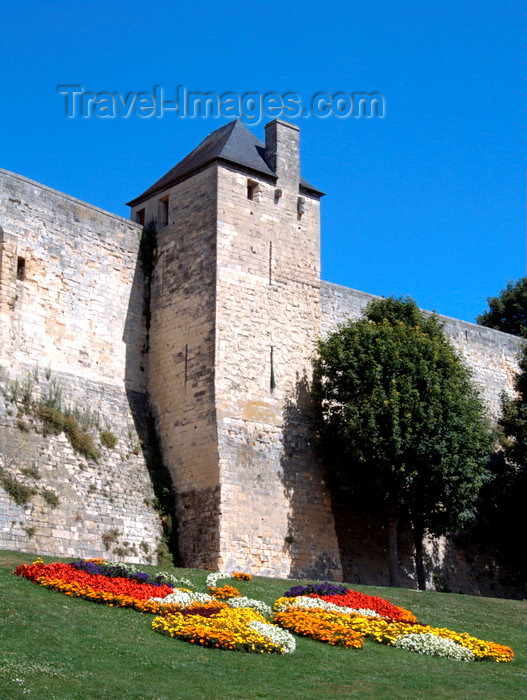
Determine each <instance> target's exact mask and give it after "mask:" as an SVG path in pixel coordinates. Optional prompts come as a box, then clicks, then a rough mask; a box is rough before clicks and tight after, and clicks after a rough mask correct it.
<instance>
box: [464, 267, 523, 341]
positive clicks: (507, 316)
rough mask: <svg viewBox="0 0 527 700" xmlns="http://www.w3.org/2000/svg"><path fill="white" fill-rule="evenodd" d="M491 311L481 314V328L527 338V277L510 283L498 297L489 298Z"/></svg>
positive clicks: (479, 319)
mask: <svg viewBox="0 0 527 700" xmlns="http://www.w3.org/2000/svg"><path fill="white" fill-rule="evenodd" d="M487 303H488V305H489V310H488V311H485V312H484V313H482V314H480V315H479V316H477V318H476V322H477V323H479V325H480V326H488V327H489V328H495V329H496V330H498V331H503V332H504V333H511V334H512V335H519V336H526V337H527V277H521V278H520V279H519V280H517V281H516V282H509V283H508V284H507V286H506V287H505V289H502V290H501V292H500V293H499V296H497V297H488V299H487Z"/></svg>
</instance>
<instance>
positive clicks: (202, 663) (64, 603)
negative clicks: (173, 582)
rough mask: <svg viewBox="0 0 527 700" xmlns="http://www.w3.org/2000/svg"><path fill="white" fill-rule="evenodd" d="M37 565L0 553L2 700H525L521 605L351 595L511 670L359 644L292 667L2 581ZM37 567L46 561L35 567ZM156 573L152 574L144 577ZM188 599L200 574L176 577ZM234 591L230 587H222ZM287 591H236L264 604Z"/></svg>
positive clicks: (302, 644) (312, 655)
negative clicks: (465, 636) (508, 650)
mask: <svg viewBox="0 0 527 700" xmlns="http://www.w3.org/2000/svg"><path fill="white" fill-rule="evenodd" d="M34 558H35V557H34V556H32V555H28V554H20V553H14V552H0V697H1V698H2V699H5V700H8V699H9V700H11V699H15V698H22V697H26V696H28V695H29V696H34V697H38V698H40V699H45V700H47V698H60V699H61V700H74V699H76V698H79V699H81V698H82V699H83V700H85V699H86V698H115V699H116V700H125V699H126V700H128V699H132V698H137V699H139V698H141V699H142V698H151V699H158V700H161V699H165V698H167V699H168V698H170V699H172V698H190V699H191V700H194V699H197V698H208V699H210V698H222V699H224V698H226V699H228V700H230V699H231V698H280V699H281V700H284V699H287V698H309V699H310V700H311V699H314V698H328V697H330V696H334V697H338V698H344V697H346V698H347V697H359V696H361V697H364V698H375V699H376V700H377V699H383V698H386V699H387V700H399V699H403V698H412V699H414V698H415V699H417V698H419V699H422V698H425V699H427V700H429V699H431V698H442V699H445V700H446V699H447V698H456V699H459V698H478V699H479V698H485V699H486V700H491V699H494V698H496V700H497V699H499V700H504V699H505V700H514V699H516V698H518V699H519V698H523V697H525V695H524V693H525V666H526V657H527V650H526V645H525V633H524V628H523V619H522V618H523V615H524V612H525V604H524V603H521V602H518V601H512V600H502V599H496V598H476V597H473V596H462V595H455V594H447V593H432V592H424V593H420V592H417V591H408V590H403V589H387V588H380V587H371V586H356V587H355V588H356V589H357V590H360V591H363V592H365V593H369V594H373V595H380V596H383V597H386V598H388V599H389V600H390V601H392V602H394V603H396V604H398V605H402V606H403V607H405V608H407V609H409V610H412V612H414V613H415V614H416V615H417V616H418V618H419V619H420V620H421V621H424V622H427V623H430V624H433V625H436V626H443V627H448V628H450V629H455V630H457V631H466V632H469V633H470V634H473V635H475V636H477V637H480V638H482V639H487V640H491V641H494V642H498V643H501V644H506V645H508V646H511V647H512V648H513V649H514V651H515V654H516V658H515V660H514V661H513V662H512V663H510V664H496V663H472V664H469V663H463V662H459V661H450V660H447V659H440V658H432V657H425V656H422V655H419V654H414V653H411V652H406V651H403V650H401V649H392V648H389V647H386V646H383V645H380V644H374V643H373V642H369V641H366V643H365V645H364V648H363V649H362V650H360V651H358V650H346V649H340V648H333V647H328V646H327V645H324V644H321V643H319V642H315V641H312V640H307V639H298V642H297V651H296V652H295V653H294V654H293V655H291V656H278V655H265V656H264V655H260V654H245V653H236V652H225V651H220V650H216V649H204V648H202V647H198V646H194V645H191V644H187V643H186V642H181V641H178V640H172V639H169V638H168V637H164V636H161V635H160V634H157V633H155V632H153V631H152V630H151V629H150V625H149V623H150V621H151V617H150V616H147V615H142V614H140V613H137V612H134V611H132V610H116V609H113V608H109V607H106V606H103V605H94V604H93V603H90V602H88V601H84V600H76V599H71V598H69V597H67V596H64V595H62V594H60V593H56V592H51V591H48V590H45V589H43V588H40V587H38V586H36V585H35V584H33V583H31V582H29V581H26V580H24V579H20V578H18V577H15V576H13V575H12V573H11V572H12V570H13V568H14V567H15V566H16V565H17V564H19V563H29V562H31V561H33V559H34ZM44 559H45V561H53V559H52V558H50V557H45V558H44ZM144 569H145V570H154V567H144ZM179 571H180V573H181V575H183V574H184V575H185V576H187V577H188V578H190V579H191V581H192V582H193V584H194V586H195V588H196V589H198V590H203V591H204V590H205V577H206V573H207V572H204V571H197V570H186V571H183V570H179ZM231 583H232V582H231ZM292 583H293V582H289V581H281V580H277V579H263V578H256V579H254V580H253V581H252V582H250V583H244V582H236V586H237V588H239V590H240V591H241V593H242V595H248V596H250V597H252V598H259V599H261V600H264V601H266V602H267V603H269V604H272V603H273V601H274V600H275V599H276V598H277V597H278V596H279V595H281V594H282V593H283V592H284V591H285V590H286V589H287V588H288V587H289V585H292Z"/></svg>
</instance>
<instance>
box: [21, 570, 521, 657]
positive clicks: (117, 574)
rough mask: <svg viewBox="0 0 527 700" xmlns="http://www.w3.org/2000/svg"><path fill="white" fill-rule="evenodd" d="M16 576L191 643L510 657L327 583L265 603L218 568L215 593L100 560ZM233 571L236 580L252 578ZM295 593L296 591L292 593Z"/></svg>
mask: <svg viewBox="0 0 527 700" xmlns="http://www.w3.org/2000/svg"><path fill="white" fill-rule="evenodd" d="M14 573H15V574H17V575H18V576H22V577H24V578H27V579H28V580H30V581H33V582H34V583H37V584H38V585H40V586H43V587H45V588H49V589H51V590H55V591H59V592H61V593H64V594H65V595H68V596H72V597H77V598H84V599H85V600H90V601H92V602H95V603H102V604H105V605H109V606H111V607H129V608H133V609H135V610H138V611H140V612H146V613H151V614H155V615H157V617H155V619H154V620H153V622H152V628H153V629H154V630H155V631H156V632H160V633H161V634H166V635H168V636H170V637H177V638H178V639H183V640H185V641H188V642H190V643H192V644H201V645H202V646H207V647H214V648H218V649H230V650H243V651H250V652H258V653H279V654H288V653H292V652H293V651H294V649H295V641H294V637H293V636H292V635H291V632H294V633H295V634H297V635H300V636H304V637H310V638H311V639H315V640H318V641H321V642H325V643H326V644H331V645H333V646H342V647H345V648H354V649H360V648H361V647H362V646H363V643H364V639H365V638H369V639H371V640H373V641H375V642H379V643H381V644H387V645H389V646H393V647H399V648H403V649H407V650H409V651H415V652H418V653H420V654H426V655H433V656H443V657H446V658H449V659H458V660H463V661H478V660H489V661H496V662H508V661H511V660H512V659H513V656H514V654H513V652H512V649H510V648H509V647H506V646H503V645H500V644H495V643H494V642H487V641H484V640H481V639H478V638H476V637H472V636H471V635H469V634H467V633H466V632H454V631H452V630H448V629H444V628H436V627H431V626H430V625H425V624H421V623H419V622H418V621H417V620H416V618H415V616H414V615H413V614H412V613H411V612H410V611H408V610H405V609H404V608H401V607H398V606H396V605H393V604H392V603H390V602H389V601H387V600H384V599H382V598H379V597H377V596H368V595H365V594H363V593H358V592H356V591H352V590H349V589H347V588H345V587H343V586H338V585H335V584H331V583H328V582H324V583H322V584H313V585H309V586H296V587H294V588H291V589H290V590H289V591H287V593H286V594H284V596H283V597H282V598H279V599H278V600H277V601H276V603H275V606H274V618H273V622H274V623H275V624H270V623H269V622H268V621H267V620H266V617H265V616H266V615H267V616H270V615H271V614H272V611H271V609H270V608H269V606H267V605H266V604H265V603H263V602H262V601H258V600H253V599H250V598H246V597H245V596H243V597H242V596H241V595H240V593H239V591H238V590H237V589H236V588H234V587H232V586H229V585H224V586H222V587H221V588H217V587H216V583H217V582H218V580H219V579H220V578H228V577H229V575H228V574H225V573H223V572H220V573H211V574H209V575H208V576H207V586H208V588H209V591H211V592H212V593H213V595H209V594H207V593H198V592H194V591H192V590H189V589H188V588H175V587H174V586H175V585H176V583H177V579H175V578H174V577H173V576H172V574H169V573H165V572H164V573H163V574H158V575H157V576H156V577H154V578H152V577H151V576H149V575H148V574H146V573H144V572H141V571H138V570H137V569H135V567H132V566H130V565H123V564H120V563H116V562H104V561H103V560H80V561H77V562H73V563H71V564H64V563H60V562H55V563H52V564H44V562H43V561H41V560H37V561H35V562H34V563H33V564H30V565H25V564H21V565H20V566H18V567H17V568H16V569H15V572H14ZM248 576H249V575H248V574H241V573H239V572H238V573H237V576H236V578H237V579H238V580H244V581H246V580H250V579H248V578H247V577H248ZM294 594H296V595H294Z"/></svg>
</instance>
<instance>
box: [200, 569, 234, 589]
mask: <svg viewBox="0 0 527 700" xmlns="http://www.w3.org/2000/svg"><path fill="white" fill-rule="evenodd" d="M220 578H231V575H230V574H227V573H226V572H225V571H217V572H214V573H212V574H209V575H208V576H207V579H206V584H207V586H215V585H216V584H217V583H218V581H219V579H220Z"/></svg>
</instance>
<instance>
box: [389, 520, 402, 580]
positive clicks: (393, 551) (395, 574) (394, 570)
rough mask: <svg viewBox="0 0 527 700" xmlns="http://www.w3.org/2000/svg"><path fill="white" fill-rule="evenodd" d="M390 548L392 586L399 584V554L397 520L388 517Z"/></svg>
mask: <svg viewBox="0 0 527 700" xmlns="http://www.w3.org/2000/svg"><path fill="white" fill-rule="evenodd" d="M388 549H389V555H390V586H399V555H398V552H397V520H396V518H394V517H393V516H390V517H389V519H388Z"/></svg>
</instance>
